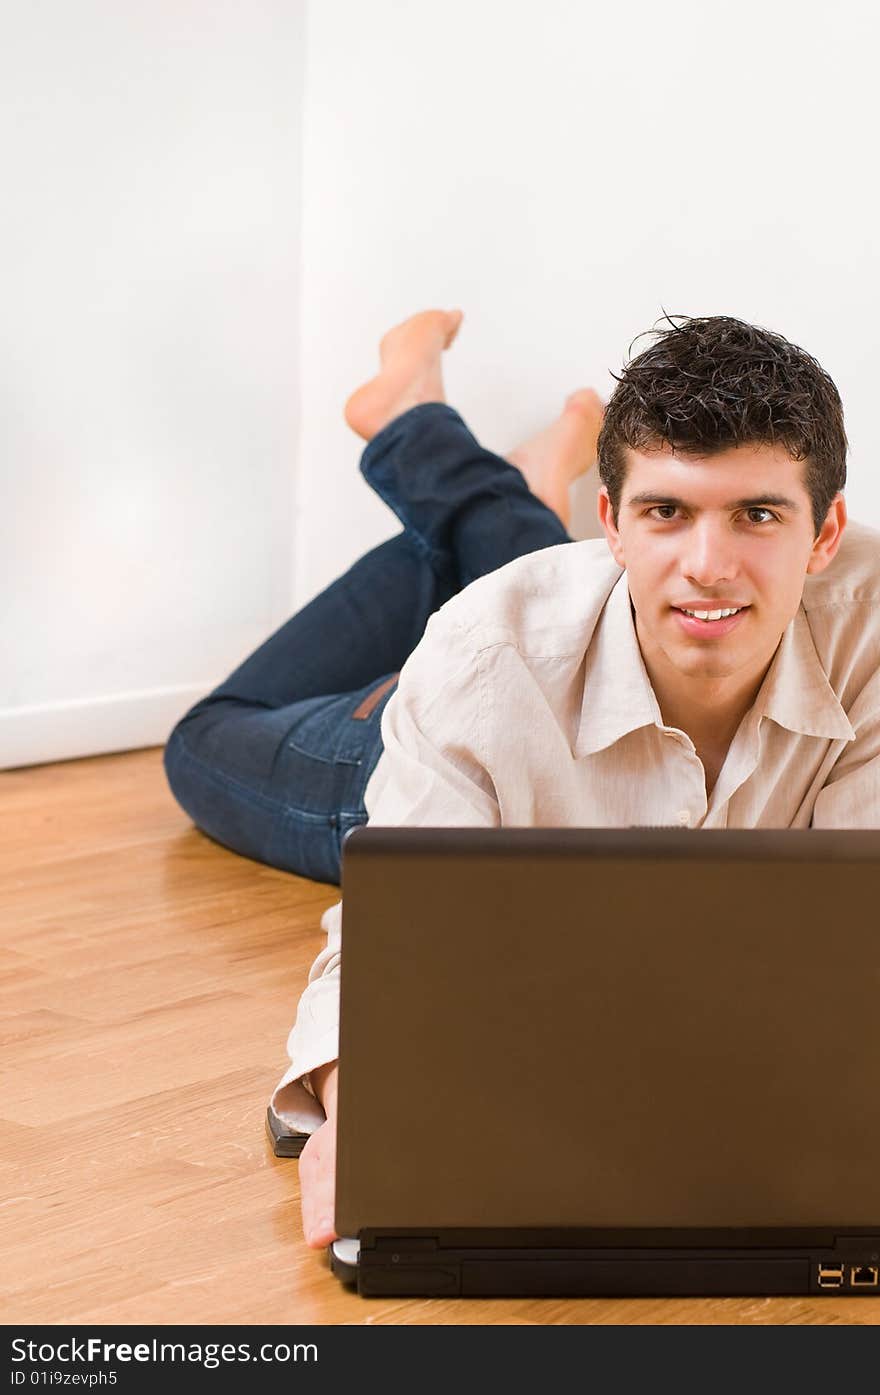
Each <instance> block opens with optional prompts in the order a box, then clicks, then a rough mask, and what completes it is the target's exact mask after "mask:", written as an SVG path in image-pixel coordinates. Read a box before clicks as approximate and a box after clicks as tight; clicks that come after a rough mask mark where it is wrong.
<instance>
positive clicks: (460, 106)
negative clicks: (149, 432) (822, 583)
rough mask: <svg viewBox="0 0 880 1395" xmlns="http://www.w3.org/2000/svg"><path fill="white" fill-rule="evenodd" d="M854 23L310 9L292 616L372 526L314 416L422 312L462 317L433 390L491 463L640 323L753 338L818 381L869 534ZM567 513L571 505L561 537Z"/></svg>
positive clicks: (878, 516)
mask: <svg viewBox="0 0 880 1395" xmlns="http://www.w3.org/2000/svg"><path fill="white" fill-rule="evenodd" d="M876 16H877V10H876V7H874V6H873V5H871V4H869V3H867V0H865V3H854V0H842V3H840V4H838V5H835V6H834V7H833V9H832V10H829V8H828V6H827V5H825V4H822V5H818V4H810V3H804V2H803V0H799V3H794V0H774V3H772V4H767V3H765V0H760V3H756V0H737V3H735V4H734V3H726V4H722V3H717V4H711V5H707V4H705V3H704V0H667V3H665V4H663V5H657V4H655V3H653V0H630V3H629V4H627V5H607V4H590V3H584V0H545V3H544V4H542V5H540V6H537V5H535V4H534V3H525V0H445V3H444V4H443V6H442V7H440V6H436V5H427V4H415V5H413V4H404V3H398V2H397V0H371V2H370V4H368V5H364V4H360V3H359V0H321V3H320V4H313V5H312V6H311V8H310V20H309V62H308V72H307V85H306V128H305V165H304V215H305V216H304V228H303V237H304V268H305V275H304V282H303V330H304V345H305V348H306V352H305V354H304V358H303V379H302V383H303V404H304V408H303V423H302V428H303V429H302V455H301V462H302V463H301V477H300V508H299V521H298V528H297V540H296V563H297V598H298V600H299V601H300V602H301V601H304V600H305V599H306V598H307V597H308V596H310V595H311V594H313V593H314V592H315V591H316V590H318V589H319V588H320V587H321V586H322V585H324V584H325V583H326V582H328V581H329V580H330V579H331V578H332V577H333V576H334V575H335V574H336V572H337V571H338V570H340V569H341V568H342V567H343V566H345V565H347V564H348V563H349V562H350V561H351V560H353V559H354V558H355V557H356V556H357V555H358V554H359V553H360V552H362V551H363V550H365V549H366V548H367V547H368V546H371V545H373V544H374V543H375V542H377V541H379V540H380V539H382V538H384V537H387V536H390V535H391V534H392V533H393V532H395V531H397V527H398V525H397V522H396V520H395V519H394V518H393V517H392V515H391V514H390V513H389V511H388V510H387V509H386V508H385V506H384V505H383V504H382V503H381V502H379V500H378V499H376V498H375V497H374V496H373V495H372V494H371V493H370V492H369V490H368V488H367V486H366V485H365V484H364V482H363V481H362V480H361V478H360V476H359V475H358V474H357V470H356V462H357V458H358V451H359V446H358V442H357V439H356V438H355V437H354V436H353V435H352V434H351V433H350V432H348V430H347V428H346V427H345V425H344V423H343V421H342V418H341V409H342V404H343V402H344V400H345V397H346V395H347V394H348V392H350V391H351V389H352V388H353V387H354V386H355V385H356V384H357V383H358V382H359V381H360V380H361V379H363V378H364V377H366V376H368V375H369V374H371V373H372V372H373V371H374V367H375V364H376V343H377V340H378V338H379V335H380V334H381V332H382V331H383V330H384V329H385V328H387V327H388V326H389V325H390V324H392V323H394V322H395V321H396V320H398V319H401V318H402V317H403V316H405V315H407V314H409V313H411V312H412V311H413V310H415V309H419V308H422V307H426V306H430V305H440V306H453V305H459V306H462V307H463V308H464V310H465V312H466V316H467V318H466V321H465V324H464V325H463V327H462V330H461V333H460V336H459V339H458V341H457V343H456V345H455V347H454V348H453V350H452V351H451V353H450V355H449V356H448V372H447V386H448V395H449V397H450V400H451V401H452V402H453V404H454V405H455V406H457V407H458V408H459V410H461V411H462V412H463V414H464V416H465V418H466V419H467V420H468V422H469V423H470V424H471V426H472V427H473V428H474V429H475V430H476V432H477V435H478V436H480V437H481V438H482V439H484V440H485V442H486V444H487V445H489V446H491V447H492V448H493V449H495V450H500V451H501V452H502V453H504V452H505V451H506V450H508V449H510V448H511V447H512V446H513V444H514V443H515V442H516V441H517V440H518V439H519V438H521V437H522V436H523V435H525V434H526V433H530V432H532V431H533V430H535V429H537V428H538V427H540V426H541V425H543V424H544V423H545V422H546V421H548V420H549V419H550V418H551V417H552V416H553V415H554V414H555V413H556V412H557V411H558V409H559V407H560V405H561V401H562V398H563V397H564V395H565V394H566V392H568V391H569V390H570V389H572V388H574V387H576V386H579V385H581V384H584V383H592V384H594V385H595V386H596V387H598V388H599V390H600V391H601V392H602V393H603V394H604V395H605V396H607V395H608V393H610V391H611V389H612V388H613V386H614V384H613V382H612V380H611V378H610V377H609V376H608V370H609V369H614V370H618V369H619V367H620V364H621V362H622V361H623V359H624V356H625V354H626V351H627V347H628V345H629V343H630V341H631V340H632V339H633V338H634V336H636V335H637V334H639V333H641V332H642V331H643V330H646V329H648V328H649V327H650V326H651V324H652V323H653V322H654V320H655V319H657V318H658V317H659V316H660V315H661V313H662V311H663V310H664V309H665V310H668V311H670V312H680V313H685V314H692V315H704V314H731V315H736V316H739V317H741V318H743V319H747V320H751V321H754V322H756V323H759V324H763V325H765V326H767V327H769V328H771V329H775V330H778V331H779V332H781V333H782V334H784V335H786V337H788V338H789V339H791V340H793V341H794V342H796V343H799V344H801V345H803V346H804V347H805V348H807V349H808V350H809V351H810V352H811V353H813V354H814V355H815V356H816V357H817V358H818V359H819V360H820V362H821V363H822V364H823V366H824V367H825V368H826V369H827V370H828V371H829V372H830V373H831V375H832V377H833V378H834V379H835V381H836V382H837V385H838V387H839V389H840V391H841V394H842V396H843V399H844V404H845V409H846V420H847V427H848V431H849V436H850V442H851V446H852V452H851V463H850V478H851V484H850V486H849V487H848V490H847V500H848V503H849V507H850V512H851V513H852V514H853V515H854V516H856V517H860V518H861V519H862V520H863V521H865V522H867V523H872V524H874V525H875V526H880V476H878V472H877V468H876V464H875V462H876V457H877V449H878V444H880V442H878V427H877V421H876V413H875V411H874V399H875V392H876V388H875V382H876V377H877V372H878V368H880V363H878V353H877V330H876V326H877V323H878V319H880V314H878V312H880V291H878V276H877V254H876V248H877V227H878V212H880V210H878V195H877V180H876V177H875V174H874V168H875V164H876V99H875V96H874V91H875V83H876V71H875V70H876V53H877V49H878V39H880V24H878V20H877V18H876ZM647 342H649V341H647V340H643V341H641V347H644V346H645V344H646V343H647ZM638 347H639V346H636V350H635V352H637V351H638ZM594 500H595V486H593V487H592V488H590V489H587V490H583V491H581V495H580V497H579V498H578V499H577V501H576V503H577V511H576V522H577V528H576V531H577V532H579V533H580V535H585V534H586V533H587V532H595V531H596V530H595V527H594V526H593V519H594V513H593V510H594V507H595V505H594Z"/></svg>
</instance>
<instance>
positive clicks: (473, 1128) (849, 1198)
mask: <svg viewBox="0 0 880 1395" xmlns="http://www.w3.org/2000/svg"><path fill="white" fill-rule="evenodd" d="M343 944H344V954H343V959H342V1004H341V1028H340V1075H339V1086H340V1089H339V1151H338V1162H337V1213H336V1214H337V1228H338V1229H339V1231H340V1233H341V1234H343V1235H345V1234H348V1235H356V1234H357V1233H358V1232H359V1231H360V1230H361V1229H362V1228H364V1227H369V1228H376V1229H379V1228H400V1229H406V1228H431V1229H434V1228H437V1229H444V1228H471V1227H475V1228H481V1229H485V1228H499V1229H506V1228H520V1227H529V1228H531V1227H558V1226H564V1227H660V1228H665V1227H708V1228H719V1227H720V1228H725V1227H740V1226H747V1227H805V1226H827V1225H830V1226H836V1227H841V1226H855V1227H865V1228H866V1229H868V1228H876V1227H877V1225H878V1223H880V1106H878V1100H880V1056H878V1032H877V1019H878V1004H880V832H874V831H851V832H845V833H844V832H840V833H838V832H833V833H830V832H822V831H818V830H816V831H813V830H810V831H804V830H701V831H696V832H694V831H690V830H681V831H679V830H666V829H641V830H622V831H615V830H547V829H543V830H527V829H508V830H486V831H482V830H454V829H444V830H430V829H382V828H370V827H368V828H363V829H359V830H357V831H356V832H355V833H354V834H352V835H351V836H350V837H349V838H348V839H347V840H346V844H345V858H344V865H343Z"/></svg>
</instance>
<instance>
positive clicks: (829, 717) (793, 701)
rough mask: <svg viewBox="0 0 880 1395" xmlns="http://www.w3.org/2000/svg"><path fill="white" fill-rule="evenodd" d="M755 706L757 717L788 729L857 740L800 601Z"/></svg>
mask: <svg viewBox="0 0 880 1395" xmlns="http://www.w3.org/2000/svg"><path fill="white" fill-rule="evenodd" d="M754 706H755V710H756V713H757V715H758V717H759V718H763V717H769V718H770V719H771V720H772V721H774V722H776V723H777V724H778V725H779V726H781V727H787V728H788V730H789V731H797V732H800V733H802V735H804V736H824V737H828V738H830V739H831V740H835V741H840V740H843V741H854V740H855V735H856V734H855V731H854V730H853V728H852V725H851V723H850V721H849V718H848V717H847V715H846V712H845V711H844V709H843V707H842V706H841V703H840V699H839V698H838V696H837V694H836V693H835V691H834V689H833V688H832V686H831V684H830V683H829V682H828V675H827V674H826V672H825V670H824V668H823V667H822V662H821V660H820V658H819V655H818V654H817V653H816V646H815V644H814V643H813V635H812V632H811V630H810V622H809V620H808V619H807V613H806V611H805V610H804V607H803V605H800V606H799V607H798V609H797V612H796V614H795V616H794V618H793V619H792V620H790V621H789V623H788V625H787V626H786V627H785V630H784V632H783V635H782V639H781V640H780V641H779V647H778V648H777V650H776V653H775V654H774V656H773V662H772V663H771V665H770V667H769V669H768V670H767V674H766V676H765V678H764V682H763V683H762V684H761V689H760V692H759V693H758V696H757V697H756V699H755V703H754Z"/></svg>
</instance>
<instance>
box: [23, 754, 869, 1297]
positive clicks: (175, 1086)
mask: <svg viewBox="0 0 880 1395" xmlns="http://www.w3.org/2000/svg"><path fill="white" fill-rule="evenodd" d="M336 895H337V893H336V889H335V888H333V887H328V886H323V885H319V884H317V883H314V882H308V881H304V880H301V879H299V878H297V877H293V876H290V875H288V874H286V873H283V872H276V871H274V870H273V869H271V868H268V867H263V866H260V865H259V864H257V863H254V862H250V861H248V860H246V859H244V858H240V857H238V856H236V855H235V854H234V853H230V852H227V851H226V850H224V849H223V848H220V847H218V846H216V845H215V844H213V843H211V842H210V841H209V840H208V839H207V838H205V837H203V836H202V835H201V834H200V833H198V832H196V831H195V830H194V829H193V827H192V825H191V824H190V822H189V820H188V819H187V818H186V816H185V815H184V814H183V813H182V812H181V811H180V810H179V809H178V807H177V806H176V804H175V803H174V801H173V799H172V797H171V795H170V794H169V792H168V790H167V787H166V785H165V780H164V776H163V772H162V763H161V752H160V751H159V750H150V751H139V752H134V753H132V754H126V755H119V756H103V757H99V758H96V759H93V760H82V761H70V762H66V763H63V764H60V765H49V766H39V767H34V768H32V769H29V770H18V771H9V772H6V773H3V774H0V926H2V936H0V1021H2V1036H3V1041H4V1046H5V1048H6V1049H5V1050H4V1053H3V1060H4V1063H5V1068H4V1069H3V1072H2V1084H0V1115H2V1123H0V1128H2V1139H0V1176H2V1196H0V1232H2V1252H3V1260H2V1272H0V1296H2V1321H3V1322H6V1323H13V1322H15V1323H65V1324H72V1323H138V1322H145V1323H462V1322H464V1323H481V1324H485V1323H581V1324H586V1323H599V1324H614V1323H652V1324H663V1323H700V1324H703V1323H725V1324H727V1323H798V1324H802V1323H871V1324H876V1323H878V1322H880V1301H878V1302H871V1301H868V1300H854V1299H837V1298H830V1299H826V1300H824V1301H820V1300H811V1299H763V1300H743V1299H725V1300H701V1301H692V1300H679V1299H665V1300H652V1301H646V1300H638V1301H635V1300H616V1301H606V1300H587V1299H578V1300H560V1299H542V1300H534V1299H528V1300H430V1301H420V1300H387V1299H386V1300H365V1299H361V1298H358V1297H357V1296H356V1295H354V1294H352V1293H350V1292H348V1291H346V1290H345V1289H343V1288H342V1287H341V1286H340V1285H339V1283H338V1282H337V1281H336V1280H335V1279H334V1278H333V1277H332V1275H331V1274H330V1272H329V1269H328V1266H327V1262H326V1258H325V1257H324V1256H323V1255H319V1254H316V1253H315V1252H313V1251H311V1250H309V1249H307V1248H306V1246H305V1245H304V1243H303V1239H302V1232H301V1229H300V1221H299V1191H298V1183H297V1164H296V1162H295V1161H293V1160H287V1161H282V1160H278V1159H276V1158H275V1157H274V1156H273V1154H272V1152H271V1150H270V1148H269V1146H268V1144H267V1142H266V1140H265V1137H264V1132H263V1120H264V1112H265V1107H266V1102H267V1098H268V1096H269V1094H270V1092H271V1089H272V1087H273V1085H274V1084H275V1082H276V1080H277V1079H278V1077H279V1075H280V1073H281V1071H282V1070H283V1068H284V1066H285V1064H286V1057H285V1052H284V1043H285V1040H286V1036H287V1032H288V1029H289V1027H290V1024H291V1021H292V1018H293V1013H294V1008H295V1005H296V1000H297V997H298V994H299V992H300V990H301V988H302V986H303V984H304V982H305V978H306V973H307V970H308V966H309V964H310V963H311V960H312V958H313V957H314V955H315V953H316V952H317V950H318V948H319V945H320V943H321V942H322V939H323V936H322V935H321V932H320V930H319V926H318V921H319V918H320V915H321V912H322V911H323V910H324V908H325V907H326V906H328V905H330V904H331V902H332V901H333V900H335V899H336Z"/></svg>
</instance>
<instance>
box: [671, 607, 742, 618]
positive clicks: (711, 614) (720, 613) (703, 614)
mask: <svg viewBox="0 0 880 1395" xmlns="http://www.w3.org/2000/svg"><path fill="white" fill-rule="evenodd" d="M743 609H744V607H743V606H741V605H740V606H737V607H736V609H735V610H684V609H683V613H684V614H685V615H695V616H696V618H697V619H698V620H721V619H723V617H724V616H725V615H739V612H740V611H741V610H743Z"/></svg>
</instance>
